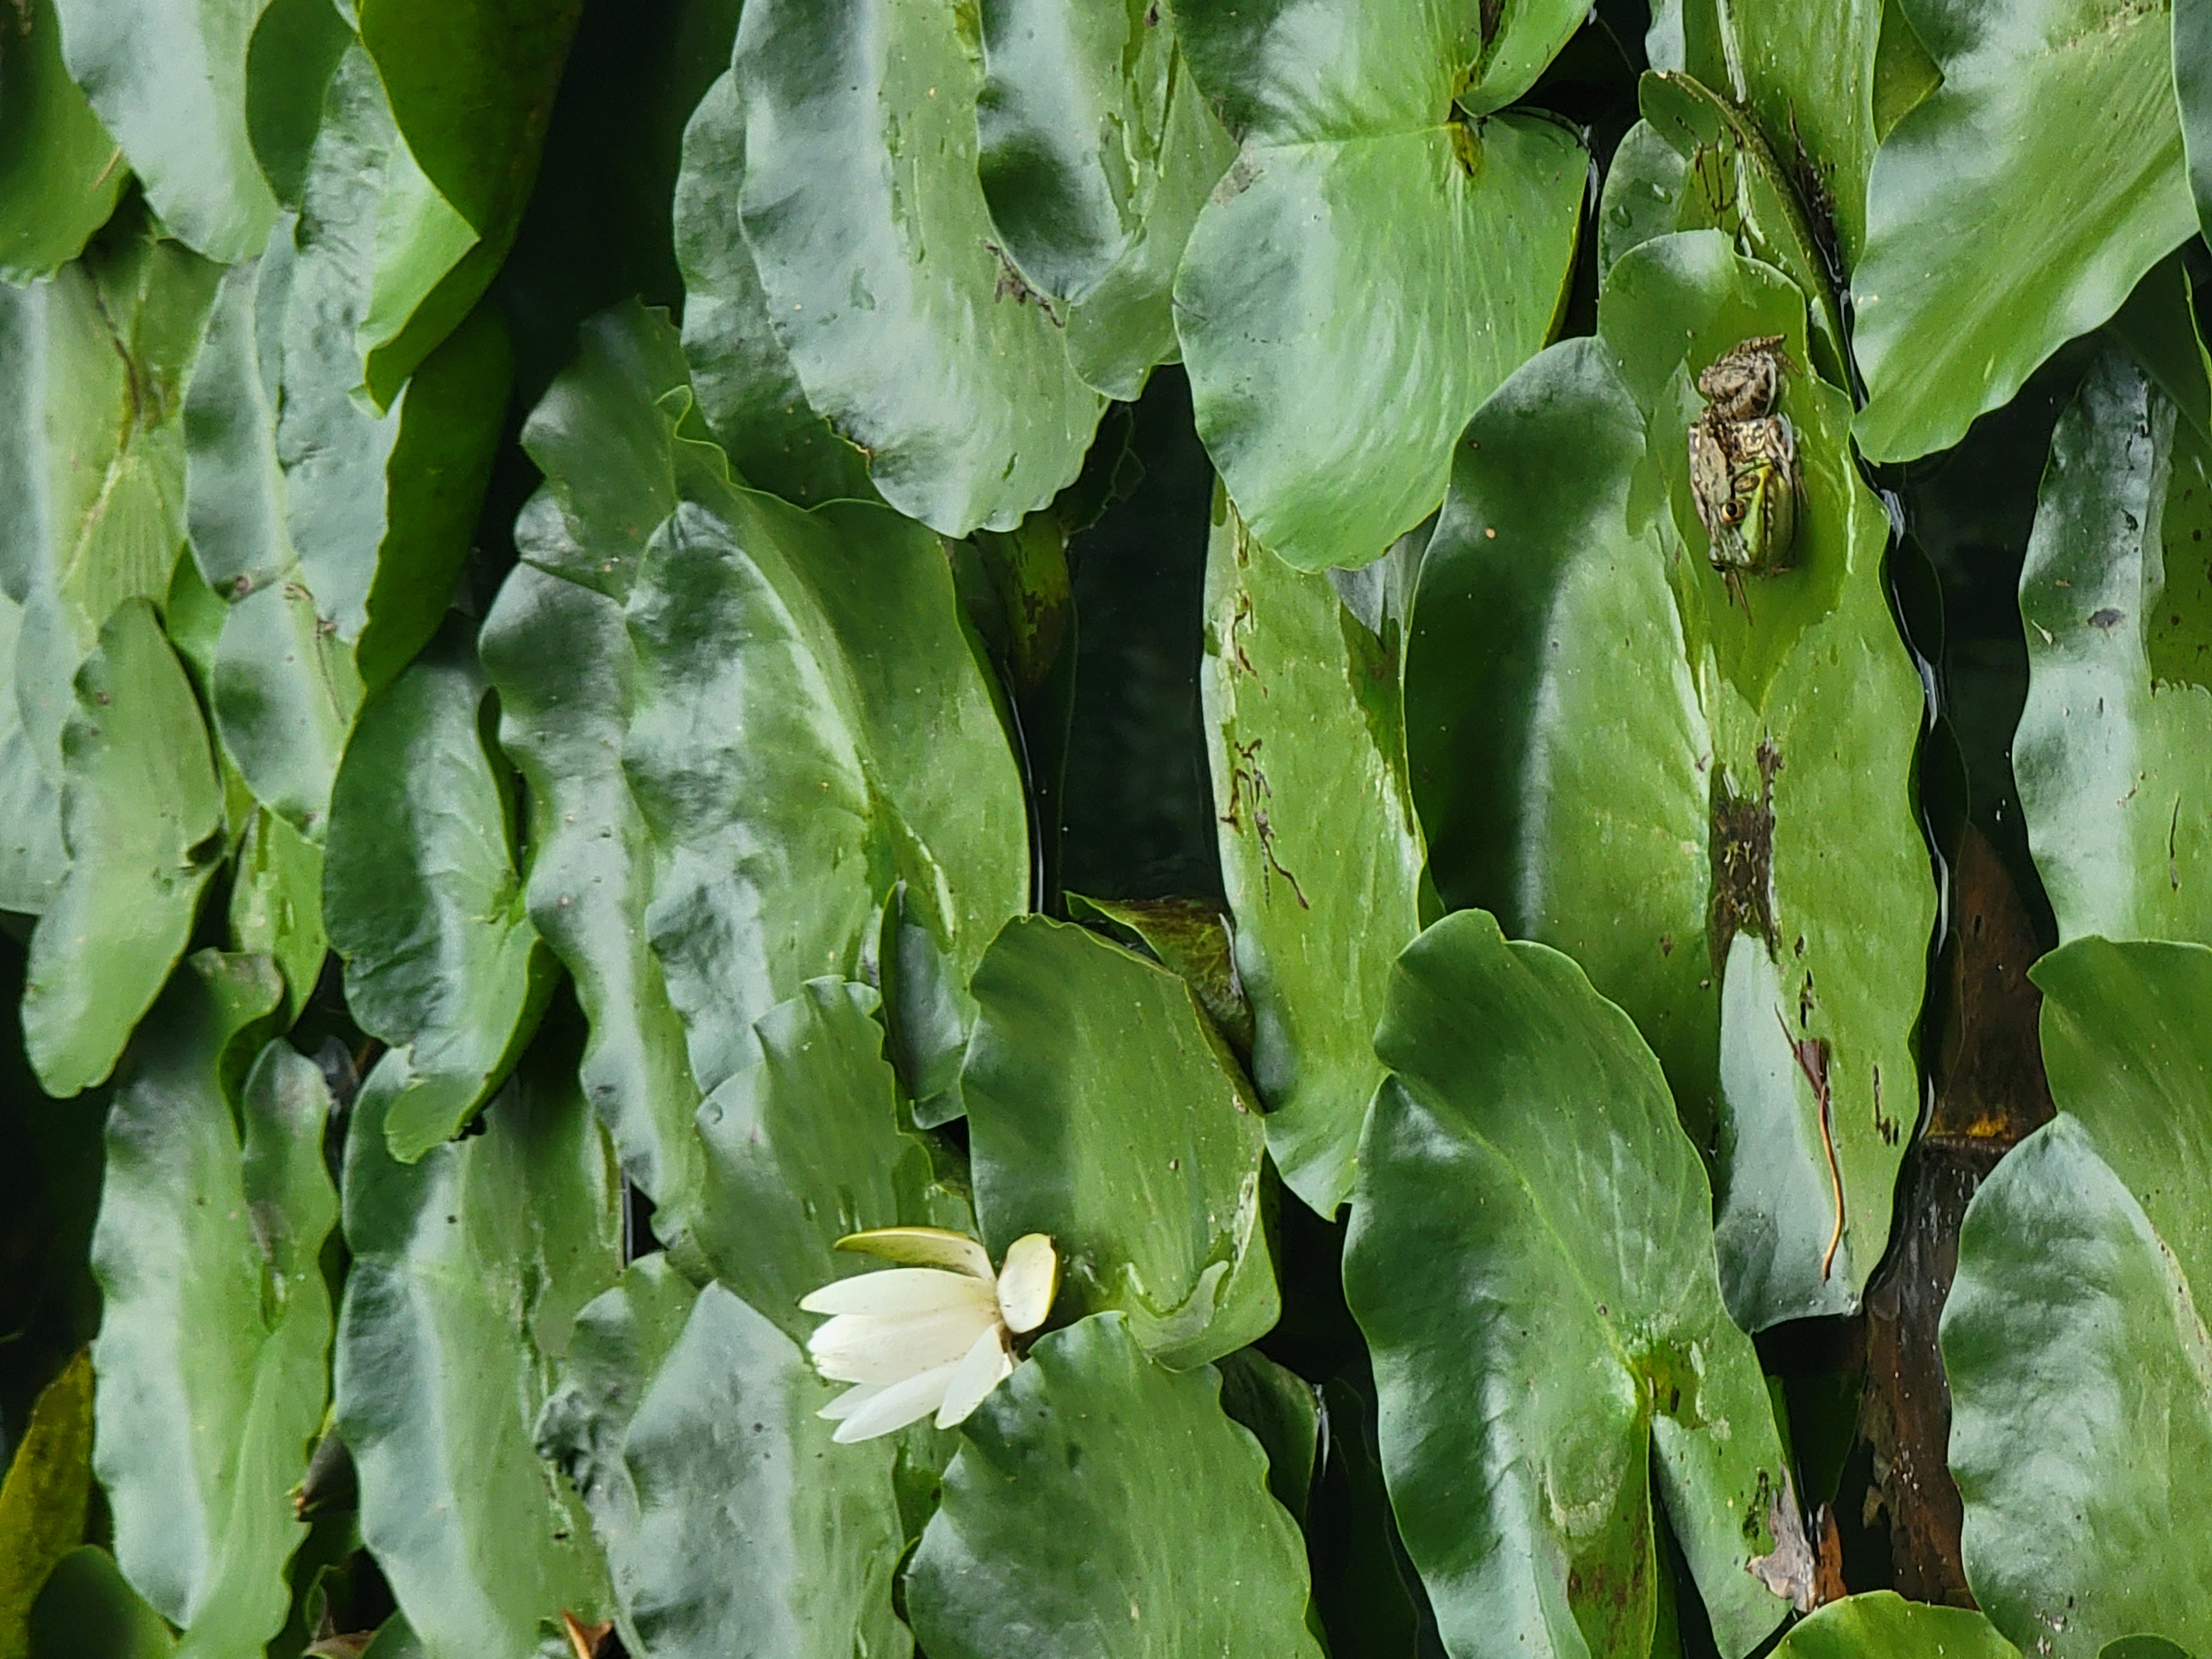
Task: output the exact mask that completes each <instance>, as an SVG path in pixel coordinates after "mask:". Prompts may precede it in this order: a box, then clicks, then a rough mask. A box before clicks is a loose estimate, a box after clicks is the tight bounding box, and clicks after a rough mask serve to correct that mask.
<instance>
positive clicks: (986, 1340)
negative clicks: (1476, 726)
mask: <svg viewBox="0 0 2212 1659" xmlns="http://www.w3.org/2000/svg"><path fill="white" fill-rule="evenodd" d="M1013 1369H1014V1357H1013V1356H1012V1354H1010V1353H1008V1352H1006V1338H1005V1337H1004V1336H1003V1335H1001V1334H1000V1331H999V1328H998V1327H997V1326H995V1325H994V1326H993V1327H992V1328H990V1329H989V1330H987V1331H986V1332H984V1333H983V1334H982V1335H981V1336H979V1337H977V1338H976V1339H975V1346H974V1347H972V1348H970V1349H969V1350H968V1357H967V1358H964V1359H963V1360H962V1361H961V1362H960V1363H959V1364H957V1365H956V1366H954V1367H953V1368H952V1380H951V1382H950V1383H946V1384H945V1403H944V1404H943V1405H941V1406H939V1407H938V1408H937V1426H938V1427H939V1428H940V1429H949V1428H951V1426H952V1425H954V1424H955V1423H959V1422H963V1421H964V1420H965V1419H966V1418H967V1416H968V1413H970V1412H972V1411H974V1410H975V1407H978V1406H980V1405H981V1404H982V1403H983V1396H984V1395H987V1394H988V1393H990V1392H991V1390H992V1389H995V1388H997V1387H998V1386H999V1384H1000V1383H1003V1382H1005V1381H1006V1376H1007V1373H1009V1372H1010V1371H1012V1370H1013Z"/></svg>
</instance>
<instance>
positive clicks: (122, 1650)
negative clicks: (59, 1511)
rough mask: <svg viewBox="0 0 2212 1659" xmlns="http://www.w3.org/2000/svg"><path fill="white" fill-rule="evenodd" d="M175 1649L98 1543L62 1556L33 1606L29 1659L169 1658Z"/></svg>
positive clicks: (157, 1617) (157, 1618) (156, 1616)
mask: <svg viewBox="0 0 2212 1659" xmlns="http://www.w3.org/2000/svg"><path fill="white" fill-rule="evenodd" d="M176 1650H177V1644H176V1638H173V1637H172V1636H171V1635H170V1634H169V1627H168V1626H167V1625H165V1624H163V1623H162V1622H161V1614H160V1613H156V1612H155V1611H154V1609H153V1608H151V1607H148V1606H147V1605H146V1604H145V1602H143V1601H141V1600H140V1599H139V1598H138V1595H137V1591H135V1590H133V1589H131V1586H130V1584H129V1583H127V1582H126V1581H125V1578H124V1577H123V1575H122V1574H121V1573H120V1572H118V1571H116V1566H115V1561H114V1559H113V1558H112V1556H110V1555H109V1554H108V1553H107V1552H106V1550H104V1549H101V1548H100V1547H98V1546H97V1545H94V1544H87V1545H86V1546H84V1547H83V1548H82V1549H77V1550H72V1551H70V1553H69V1554H67V1555H65V1556H64V1557H63V1558H62V1559H61V1562H60V1564H59V1565H57V1566H56V1567H55V1568H54V1571H53V1576H52V1577H50V1578H48V1579H47V1580H46V1588H45V1589H42V1590H40V1592H39V1599H38V1601H37V1602H36V1603H34V1604H33V1607H32V1608H31V1649H30V1651H31V1659H168V1656H170V1655H171V1654H173V1653H174V1652H175V1651H176Z"/></svg>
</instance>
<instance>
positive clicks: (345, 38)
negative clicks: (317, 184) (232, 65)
mask: <svg viewBox="0 0 2212 1659" xmlns="http://www.w3.org/2000/svg"><path fill="white" fill-rule="evenodd" d="M353 40H354V32H353V24H352V21H351V19H350V18H349V16H347V15H345V14H344V13H343V12H341V11H340V9H338V7H337V6H336V5H334V4H332V3H331V0H266V3H265V4H264V7H263V9H262V12H261V15H260V17H259V19H258V21H256V22H255V23H254V25H253V38H252V40H251V41H249V42H248V43H247V46H246V135H247V137H249V138H250V139H251V140H252V144H253V154H254V158H255V159H256V160H257V161H259V162H260V164H261V176H262V177H263V178H264V179H266V180H268V183H269V188H270V191H273V192H274V193H275V195H276V200H277V202H278V203H279V204H281V205H283V206H284V207H287V208H295V209H296V208H297V207H298V206H299V205H300V191H301V185H303V184H304V183H305V181H306V179H307V158H308V155H309V154H310V153H311V151H312V150H313V148H314V143H315V134H316V132H317V131H318V130H319V128H320V127H321V125H322V121H323V96H324V94H325V92H326V91H327V90H328V89H329V87H330V84H331V76H332V75H333V74H335V73H336V72H337V66H338V60H339V59H340V58H343V56H344V55H345V49H346V48H347V46H350V45H351V44H352V43H353Z"/></svg>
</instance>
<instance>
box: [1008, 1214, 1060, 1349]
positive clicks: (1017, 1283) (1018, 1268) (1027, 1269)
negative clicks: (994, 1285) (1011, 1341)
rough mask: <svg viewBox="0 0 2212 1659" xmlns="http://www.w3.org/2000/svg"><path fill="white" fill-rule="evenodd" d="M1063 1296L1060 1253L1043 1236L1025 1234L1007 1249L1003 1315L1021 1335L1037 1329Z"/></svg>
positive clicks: (1013, 1330) (1014, 1332) (1015, 1331)
mask: <svg viewBox="0 0 2212 1659" xmlns="http://www.w3.org/2000/svg"><path fill="white" fill-rule="evenodd" d="M1059 1293H1060V1252H1059V1251H1057V1250H1055V1249H1053V1248H1052V1240H1051V1239H1049V1238H1048V1237H1046V1236H1045V1235H1044V1234H1042V1233H1024V1235H1023V1236H1022V1237H1019V1238H1018V1239H1016V1240H1015V1241H1014V1242H1013V1243H1011V1244H1009V1245H1008V1246H1006V1266H1005V1267H1001V1268H1000V1269H999V1316H1000V1318H1001V1319H1003V1320H1005V1321H1006V1328H1007V1329H1008V1330H1010V1331H1012V1332H1013V1334H1015V1335H1017V1336H1020V1335H1022V1334H1024V1333H1026V1332H1029V1331H1033V1330H1035V1329H1036V1328H1037V1327H1038V1326H1040V1325H1042V1324H1043V1323H1044V1316H1046V1315H1047V1314H1048V1313H1050V1312H1051V1311H1052V1299H1053V1297H1054V1296H1056V1295H1058V1294H1059Z"/></svg>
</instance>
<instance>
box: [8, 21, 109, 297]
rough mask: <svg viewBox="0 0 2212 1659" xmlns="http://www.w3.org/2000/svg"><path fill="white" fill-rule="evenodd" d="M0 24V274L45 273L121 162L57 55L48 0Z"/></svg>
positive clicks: (93, 211)
mask: <svg viewBox="0 0 2212 1659" xmlns="http://www.w3.org/2000/svg"><path fill="white" fill-rule="evenodd" d="M0 34H4V37H5V38H4V39H0V80H4V82H6V85H7V89H8V91H7V96H6V98H5V99H4V100H0V281H5V282H9V283H29V282H36V281H38V280H40V278H42V277H46V276H52V275H53V274H54V272H55V271H56V270H58V269H60V267H61V266H63V265H64V264H67V263H68V262H69V261H70V260H71V259H74V258H76V256H77V255H78V254H79V253H81V252H83V251H84V245H85V243H86V241H87V240H89V239H90V237H91V236H92V234H93V233H94V231H96V230H98V229H99V228H100V227H101V226H102V225H104V224H106V222H107V216H108V215H109V214H111V213H112V212H113V211H114V210H115V199H116V197H118V196H119V195H120V194H121V193H122V191H123V185H124V181H125V179H127V178H128V177H129V176H130V168H128V167H125V165H124V162H123V156H122V153H121V151H120V149H118V147H117V145H116V143H115V141H114V140H113V139H112V138H110V137H108V136H107V129H106V128H105V127H103V126H101V125H100V118H99V117H98V116H97V115H94V113H93V112H92V106H91V105H90V104H88V103H87V102H86V101H85V96H84V94H83V93H82V92H81V91H79V90H78V89H77V86H76V82H73V81H71V80H70V73H69V67H68V65H67V64H64V62H63V61H62V35H61V26H60V24H59V23H58V21H56V19H55V16H54V0H26V3H25V4H23V5H21V6H19V7H18V8H17V9H16V12H15V27H14V28H12V29H9V30H5V31H0Z"/></svg>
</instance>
